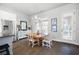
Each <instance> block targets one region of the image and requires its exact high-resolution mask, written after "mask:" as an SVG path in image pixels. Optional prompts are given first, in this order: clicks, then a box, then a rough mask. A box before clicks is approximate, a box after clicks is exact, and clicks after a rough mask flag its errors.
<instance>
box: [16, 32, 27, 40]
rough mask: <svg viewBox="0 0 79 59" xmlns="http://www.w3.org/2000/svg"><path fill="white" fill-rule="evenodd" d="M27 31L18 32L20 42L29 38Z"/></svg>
mask: <svg viewBox="0 0 79 59" xmlns="http://www.w3.org/2000/svg"><path fill="white" fill-rule="evenodd" d="M26 32H27V31H18V40H19V39H22V38H25V37H27V36H26V34H27V33H26Z"/></svg>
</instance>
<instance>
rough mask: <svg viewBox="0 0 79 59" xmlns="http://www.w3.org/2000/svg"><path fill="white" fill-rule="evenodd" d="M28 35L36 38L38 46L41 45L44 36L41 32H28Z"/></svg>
mask: <svg viewBox="0 0 79 59" xmlns="http://www.w3.org/2000/svg"><path fill="white" fill-rule="evenodd" d="M29 36H31V37H32V38H33V39H34V40H38V41H39V45H40V46H41V45H42V40H43V39H44V36H43V35H42V34H41V33H39V34H37V33H29Z"/></svg>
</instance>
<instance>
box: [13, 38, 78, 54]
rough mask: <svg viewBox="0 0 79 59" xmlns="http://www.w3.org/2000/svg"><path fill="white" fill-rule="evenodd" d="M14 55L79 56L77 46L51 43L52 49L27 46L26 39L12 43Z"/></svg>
mask: <svg viewBox="0 0 79 59" xmlns="http://www.w3.org/2000/svg"><path fill="white" fill-rule="evenodd" d="M13 54H14V55H79V46H76V45H72V44H66V43H60V42H55V41H54V42H53V47H52V48H47V47H42V46H35V47H33V48H32V47H31V46H28V41H27V40H26V39H23V40H20V41H17V42H14V43H13Z"/></svg>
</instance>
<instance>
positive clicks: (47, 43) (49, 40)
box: [42, 34, 52, 48]
mask: <svg viewBox="0 0 79 59" xmlns="http://www.w3.org/2000/svg"><path fill="white" fill-rule="evenodd" d="M42 46H46V47H49V48H51V47H52V35H50V34H48V35H46V36H45V37H44V40H43V41H42Z"/></svg>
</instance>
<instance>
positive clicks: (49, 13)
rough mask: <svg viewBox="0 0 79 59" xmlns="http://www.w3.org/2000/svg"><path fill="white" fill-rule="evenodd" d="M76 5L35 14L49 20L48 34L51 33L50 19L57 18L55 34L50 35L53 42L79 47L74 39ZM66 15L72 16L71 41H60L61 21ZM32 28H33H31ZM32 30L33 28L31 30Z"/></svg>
mask: <svg viewBox="0 0 79 59" xmlns="http://www.w3.org/2000/svg"><path fill="white" fill-rule="evenodd" d="M76 7H77V6H76V4H68V5H64V6H61V7H58V8H55V9H52V10H49V11H46V12H43V13H39V14H35V15H37V16H38V17H39V18H45V17H48V20H49V32H51V18H52V17H57V32H51V35H52V36H54V38H53V40H55V41H60V42H67V43H73V44H77V45H79V39H76V20H78V19H76V18H77V17H76ZM67 13H72V14H73V27H74V29H73V40H65V39H62V29H61V26H62V24H61V21H62V16H63V15H64V14H67ZM35 15H32V16H31V18H32V17H34V16H35ZM32 27H34V26H32ZM32 29H33V28H32Z"/></svg>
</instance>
